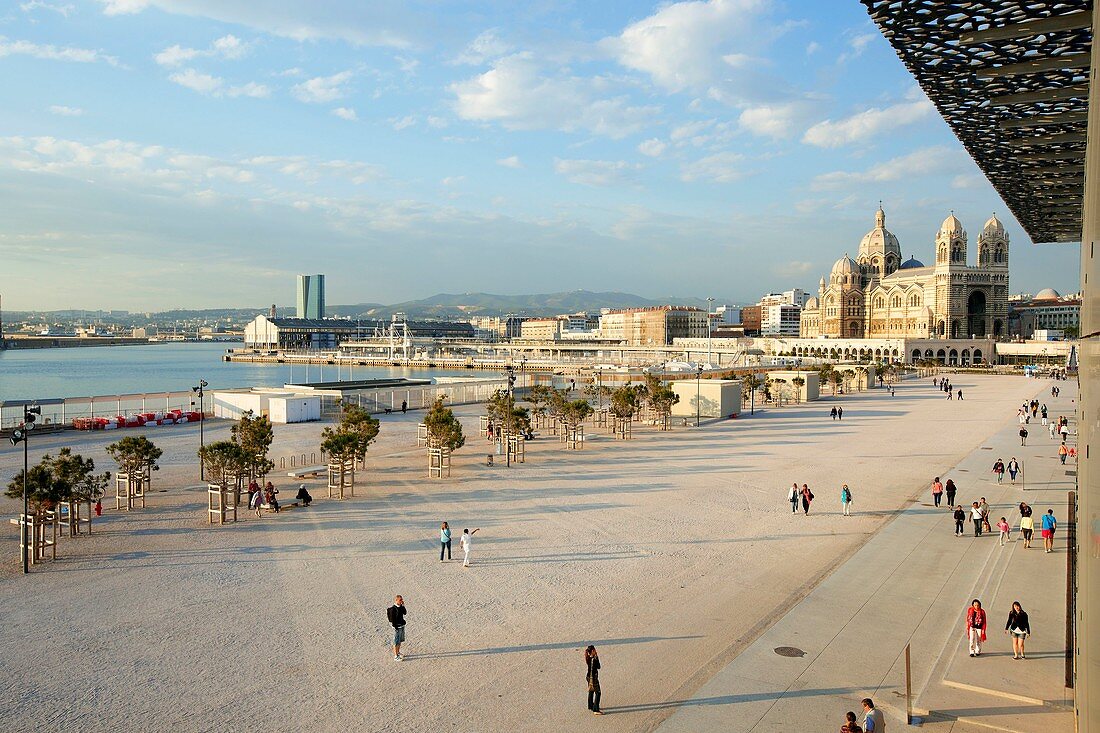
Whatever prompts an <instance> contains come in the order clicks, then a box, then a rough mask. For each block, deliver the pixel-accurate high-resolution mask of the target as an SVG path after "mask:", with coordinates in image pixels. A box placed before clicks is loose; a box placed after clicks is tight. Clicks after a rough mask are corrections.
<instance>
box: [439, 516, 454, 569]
mask: <svg viewBox="0 0 1100 733" xmlns="http://www.w3.org/2000/svg"><path fill="white" fill-rule="evenodd" d="M444 550H446V551H447V559H448V560H450V559H451V528H450V527H448V526H447V523H446V522H444V523H443V526H442V527H440V528H439V562H443V551H444Z"/></svg>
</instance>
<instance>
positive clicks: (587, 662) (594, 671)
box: [584, 644, 603, 715]
mask: <svg viewBox="0 0 1100 733" xmlns="http://www.w3.org/2000/svg"><path fill="white" fill-rule="evenodd" d="M584 666H585V667H587V668H588V671H587V673H586V674H585V677H584V678H585V679H586V680H588V709H589V710H591V711H592V712H593V713H595V714H596V715H603V713H602V712H600V657H599V655H598V654H596V647H594V646H592V645H591V644H589V645H588V648H587V649H585V650H584Z"/></svg>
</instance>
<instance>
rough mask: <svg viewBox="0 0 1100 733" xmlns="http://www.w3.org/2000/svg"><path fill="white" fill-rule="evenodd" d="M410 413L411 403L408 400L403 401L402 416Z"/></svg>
mask: <svg viewBox="0 0 1100 733" xmlns="http://www.w3.org/2000/svg"><path fill="white" fill-rule="evenodd" d="M408 411H409V401H408V400H401V414H402V415H404V414H405V413H406V412H408Z"/></svg>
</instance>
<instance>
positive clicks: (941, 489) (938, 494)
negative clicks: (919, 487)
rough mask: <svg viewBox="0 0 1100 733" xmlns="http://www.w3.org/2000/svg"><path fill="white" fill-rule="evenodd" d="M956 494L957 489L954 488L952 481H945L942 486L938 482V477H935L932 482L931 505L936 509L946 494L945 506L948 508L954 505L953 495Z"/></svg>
mask: <svg viewBox="0 0 1100 733" xmlns="http://www.w3.org/2000/svg"><path fill="white" fill-rule="evenodd" d="M957 492H958V488H957V487H956V486H955V482H954V481H953V480H952V479H947V483H946V484H944V483H942V482H941V481H940V477H939V476H937V477H936V478H935V479H933V480H932V503H934V504H935V505H936V506H937V507H938V506H939V505H940V500H941V499H942V498H943V495H944V494H947V506H948V508H950V507H953V506H954V505H955V494H956V493H957Z"/></svg>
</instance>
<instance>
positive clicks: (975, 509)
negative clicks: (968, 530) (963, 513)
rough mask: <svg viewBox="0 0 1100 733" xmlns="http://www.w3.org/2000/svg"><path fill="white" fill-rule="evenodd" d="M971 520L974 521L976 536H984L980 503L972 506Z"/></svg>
mask: <svg viewBox="0 0 1100 733" xmlns="http://www.w3.org/2000/svg"><path fill="white" fill-rule="evenodd" d="M970 518H971V519H972V520H974V536H975V537H981V536H982V519H983V517H982V508H981V507H980V506H978V502H974V503H972V504H971V505H970Z"/></svg>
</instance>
